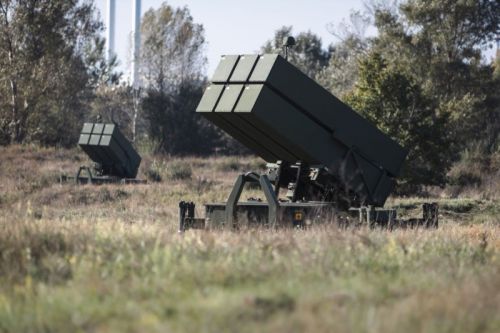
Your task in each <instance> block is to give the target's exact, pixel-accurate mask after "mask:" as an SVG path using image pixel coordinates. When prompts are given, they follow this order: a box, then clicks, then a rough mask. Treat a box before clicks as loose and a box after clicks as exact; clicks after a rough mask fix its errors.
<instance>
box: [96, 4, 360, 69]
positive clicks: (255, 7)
mask: <svg viewBox="0 0 500 333" xmlns="http://www.w3.org/2000/svg"><path fill="white" fill-rule="evenodd" d="M106 2H107V0H96V4H97V7H98V9H99V10H100V14H101V19H102V20H103V21H104V20H105V18H106ZM162 2H163V0H143V1H142V13H144V12H145V11H146V10H148V9H149V8H151V7H153V8H158V7H159V6H160V5H161V3H162ZM168 4H170V5H171V6H174V7H183V6H187V7H188V8H189V10H190V12H191V15H192V16H193V19H194V21H195V22H196V23H200V24H203V26H204V28H205V37H206V40H207V42H208V43H207V47H206V56H207V59H208V65H207V71H208V74H209V75H211V74H212V72H213V71H214V70H215V67H216V66H217V63H218V61H219V58H220V56H221V55H222V54H244V53H255V52H257V51H258V50H259V48H260V46H261V45H262V44H263V43H264V42H265V41H266V40H268V39H270V38H271V37H272V36H273V35H274V31H275V30H277V29H279V28H280V27H281V26H283V25H292V26H293V27H294V33H298V32H301V31H307V30H311V31H312V32H314V33H316V34H317V35H319V36H320V37H321V38H322V40H323V43H324V45H328V44H329V43H331V42H335V41H336V39H335V37H333V36H332V35H331V34H330V33H329V32H328V30H327V25H328V24H330V23H333V25H334V26H336V25H337V24H339V23H340V22H341V21H342V19H344V18H348V16H349V13H350V11H351V10H353V9H363V1H362V0H252V1H240V0H169V1H168ZM116 7H117V8H116V34H115V49H116V53H117V55H118V58H119V60H120V63H121V67H120V69H121V70H122V71H123V72H124V74H125V75H127V74H128V73H127V69H126V68H125V64H126V63H127V49H128V47H129V46H128V45H129V37H128V36H129V33H130V31H131V29H132V0H116Z"/></svg>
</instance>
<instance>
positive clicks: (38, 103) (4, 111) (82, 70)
mask: <svg viewBox="0 0 500 333" xmlns="http://www.w3.org/2000/svg"><path fill="white" fill-rule="evenodd" d="M94 11H95V8H94V5H93V2H92V1H90V0H85V1H77V0H71V1H67V0H64V1H62V0H55V1H53V0H50V1H49V0H41V1H40V0H26V1H8V0H2V1H0V91H1V95H2V98H1V100H0V140H1V141H0V143H2V144H6V143H9V142H23V141H39V142H41V143H44V144H51V145H53V144H63V145H69V144H70V143H72V142H73V140H74V138H75V136H76V135H77V133H78V130H79V127H80V124H81V121H82V119H83V118H84V116H85V110H84V109H85V108H84V103H85V101H86V99H88V98H89V97H90V96H91V94H92V89H93V88H94V87H95V86H96V84H97V83H98V82H99V81H100V80H101V79H103V78H108V79H110V78H111V77H110V75H109V74H110V70H109V66H107V64H106V63H105V62H104V61H103V56H102V55H103V52H102V51H103V45H104V43H103V41H102V39H101V38H100V37H99V33H100V32H101V30H102V25H101V23H100V22H99V21H98V20H97V19H96V17H95V15H94Z"/></svg>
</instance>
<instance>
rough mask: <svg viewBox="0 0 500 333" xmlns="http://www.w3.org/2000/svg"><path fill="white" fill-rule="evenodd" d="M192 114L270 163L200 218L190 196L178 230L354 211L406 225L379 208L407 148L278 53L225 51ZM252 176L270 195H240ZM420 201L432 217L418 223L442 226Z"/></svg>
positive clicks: (301, 220)
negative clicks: (250, 197) (282, 193)
mask: <svg viewBox="0 0 500 333" xmlns="http://www.w3.org/2000/svg"><path fill="white" fill-rule="evenodd" d="M196 112H197V113H198V114H200V115H202V116H204V117H205V118H207V119H208V120H210V121H211V122H213V123H214V124H215V125H217V126H219V127H220V128H222V129H223V130H224V131H226V132H227V133H228V134H230V135H231V136H233V137H234V138H235V139H236V140H238V141H240V142H241V143H242V144H243V145H245V146H247V147H248V148H249V149H251V150H252V151H254V152H255V153H256V154H257V155H258V156H260V157H261V158H263V159H264V160H265V161H267V162H268V170H267V172H266V174H262V175H259V174H256V173H252V172H251V173H247V174H244V175H241V176H239V177H238V179H237V180H236V183H235V185H234V187H233V191H232V192H231V194H230V195H229V198H228V201H227V202H226V203H209V204H206V205H205V210H206V218H205V219H196V218H195V217H194V213H193V212H194V209H193V207H192V206H193V203H186V202H181V204H180V213H181V214H180V216H181V218H180V229H181V230H184V229H186V228H190V227H195V226H197V227H199V226H201V225H203V226H207V225H211V226H214V225H220V226H225V227H230V228H233V227H238V226H241V225H244V224H245V225H247V224H254V223H257V224H259V225H270V226H275V225H308V224H310V223H313V222H314V221H324V220H328V219H330V220H331V219H342V217H345V219H346V220H348V219H349V216H353V215H354V216H358V217H359V219H358V220H359V221H360V220H362V219H364V220H365V221H368V222H369V223H377V224H381V225H395V224H398V223H399V224H400V225H402V224H404V223H403V221H400V220H397V217H396V214H395V211H393V210H387V209H383V208H380V207H382V206H383V205H384V203H385V201H386V199H387V197H388V196H389V195H390V193H391V192H392V190H393V188H394V185H395V183H396V180H395V179H396V177H397V176H398V175H399V173H400V171H401V168H402V166H403V164H404V161H405V159H406V156H407V154H408V150H407V149H405V148H403V147H401V146H400V145H399V144H398V143H397V142H395V141H394V140H393V139H391V138H390V137H388V136H387V135H386V134H384V133H383V132H381V131H380V130H379V129H378V128H377V127H376V126H375V125H374V124H372V123H371V122H370V121H368V120H366V119H364V118H363V117H362V116H361V115H360V114H358V113H357V112H356V111H354V110H352V109H351V108H350V107H349V106H347V105H346V104H344V103H343V102H341V101H340V100H339V99H337V98H336V97H335V96H333V95H332V94H331V93H330V92H328V91H327V90H325V89H324V88H323V87H321V86H320V85H319V84H317V83H316V82H315V81H314V80H312V79H311V78H309V77H308V76H306V75H305V74H304V73H302V72H301V71H300V70H299V69H298V68H296V67H295V66H293V65H292V64H291V63H289V62H288V61H287V60H285V59H284V58H283V57H281V56H280V55H277V54H264V55H227V56H223V57H222V59H221V61H220V63H219V65H218V67H217V69H216V71H215V73H214V75H213V77H212V80H211V84H210V85H209V86H208V87H207V89H206V91H205V93H204V95H203V96H202V98H201V100H200V103H199V105H198V108H197V109H196ZM246 182H255V183H258V184H259V186H260V187H261V189H262V191H263V193H264V197H265V200H260V201H259V200H257V201H256V200H253V201H248V202H240V201H239V199H240V196H241V193H242V190H243V186H244V184H245V183H246ZM280 189H286V190H287V193H286V196H285V198H280V197H279V192H280ZM424 208H425V210H426V211H424V216H425V217H426V219H420V220H418V221H421V224H426V225H437V206H436V205H427V206H425V207H424ZM363 216H364V218H362V217H363ZM431 217H432V218H431ZM424 220H425V221H424ZM418 221H417V222H416V223H413V224H411V225H412V226H413V225H419V222H418Z"/></svg>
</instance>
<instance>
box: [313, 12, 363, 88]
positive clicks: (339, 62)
mask: <svg viewBox="0 0 500 333" xmlns="http://www.w3.org/2000/svg"><path fill="white" fill-rule="evenodd" d="M370 23H371V18H370V17H369V16H368V15H367V14H366V13H363V12H360V11H353V12H351V14H350V15H349V20H348V21H346V20H343V21H342V23H341V24H339V25H338V26H337V27H334V26H333V25H332V24H330V25H329V28H328V30H329V32H330V33H331V34H332V35H333V36H335V37H336V38H337V39H338V40H339V42H338V43H336V44H334V45H332V46H331V47H330V51H331V52H330V53H331V56H330V60H329V61H328V64H327V65H326V66H325V67H324V68H323V69H322V70H321V72H320V74H319V75H318V76H317V80H318V82H319V83H320V84H321V85H322V86H323V87H325V88H326V89H328V90H329V91H330V92H331V93H332V94H334V95H335V96H338V97H340V98H342V96H344V95H345V94H346V93H348V92H349V91H351V90H352V89H353V88H354V84H355V83H356V81H357V79H358V63H359V60H360V59H361V58H362V57H363V56H364V55H365V54H366V51H367V50H368V48H369V46H370V45H369V40H368V38H366V36H365V34H366V30H367V28H368V26H369V24H370Z"/></svg>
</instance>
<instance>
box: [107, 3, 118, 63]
mask: <svg viewBox="0 0 500 333" xmlns="http://www.w3.org/2000/svg"><path fill="white" fill-rule="evenodd" d="M107 5H108V6H107V7H108V8H107V9H108V12H107V13H106V14H107V19H106V24H107V27H106V28H107V36H106V57H107V59H108V61H110V60H111V58H112V57H113V55H114V52H115V10H116V3H115V0H108V2H107Z"/></svg>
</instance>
